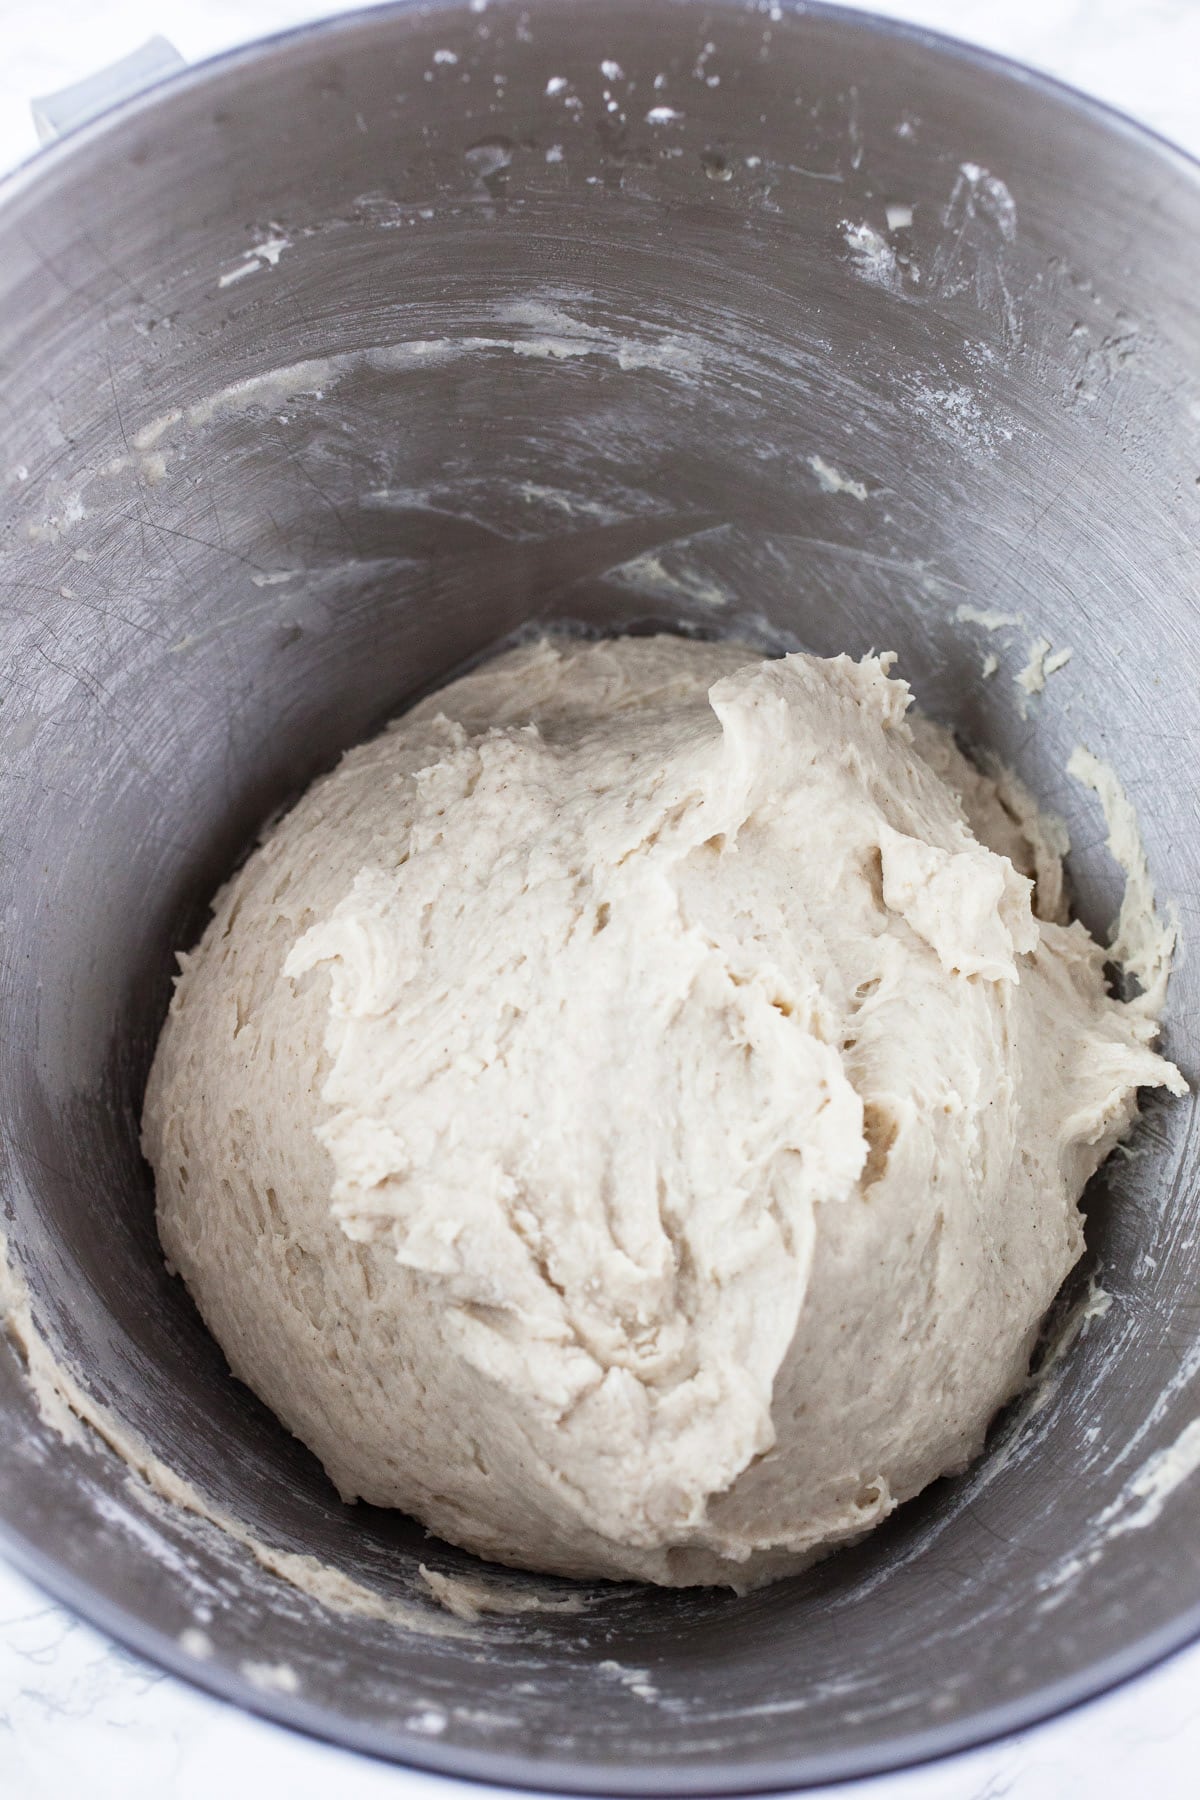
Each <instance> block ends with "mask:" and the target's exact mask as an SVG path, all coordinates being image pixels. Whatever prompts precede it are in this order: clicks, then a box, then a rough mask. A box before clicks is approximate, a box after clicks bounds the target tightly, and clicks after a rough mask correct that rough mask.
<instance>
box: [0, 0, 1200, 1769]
mask: <svg viewBox="0 0 1200 1800" xmlns="http://www.w3.org/2000/svg"><path fill="white" fill-rule="evenodd" d="M598 3H599V0H598ZM339 10H348V9H345V8H342V7H340V6H339V4H338V0H325V3H324V4H322V3H321V0H37V3H35V0H0V169H3V168H5V167H7V166H10V165H11V164H12V163H14V162H16V161H18V160H19V159H20V158H21V157H23V156H25V155H27V154H28V153H29V152H30V151H31V150H33V149H34V147H35V144H36V138H35V134H34V130H33V125H32V122H31V119H30V114H29V106H28V101H29V98H30V97H31V96H32V95H37V94H45V93H48V92H52V91H54V90H55V89H57V88H61V87H64V86H67V85H69V84H70V83H72V82H75V81H78V80H80V79H81V78H82V77H83V76H85V75H87V74H89V73H91V72H92V71H93V70H95V69H97V68H100V67H102V66H103V65H104V64H106V63H109V62H112V61H114V60H115V59H116V58H118V57H121V56H124V55H126V54H128V52H129V51H131V50H134V49H136V48H137V47H138V46H139V45H140V44H141V43H143V42H144V41H145V40H146V38H148V37H150V36H152V35H153V34H155V33H162V34H163V35H165V36H166V37H167V38H169V39H170V40H171V42H173V43H174V44H175V45H176V47H177V48H178V49H179V50H180V51H181V52H182V54H183V55H184V56H185V57H186V58H188V60H190V61H194V60H196V59H198V58H200V57H203V56H207V55H211V54H212V53H214V52H215V51H218V50H222V49H225V48H227V47H228V46H230V45H232V44H235V43H238V42H241V41H244V40H246V39H248V38H251V37H255V36H259V35H262V34H263V33H266V32H270V31H273V30H278V29H281V28H282V27H285V26H288V25H293V24H297V23H299V22H301V21H303V20H304V19H308V18H316V17H319V16H321V15H322V14H326V13H330V12H336V11H339ZM874 10H875V11H877V12H881V13H888V14H893V15H896V16H900V17H907V18H909V19H912V20H914V21H916V22H918V23H920V24H924V25H929V26H932V27H934V28H936V29H939V30H944V31H949V32H953V33H955V34H956V35H957V36H959V37H964V38H970V39H973V40H974V41H976V42H977V43H980V44H984V45H986V46H987V47H988V48H990V49H994V50H999V51H1001V52H1003V53H1005V54H1006V55H1009V56H1013V57H1017V58H1019V59H1020V60H1021V61H1024V62H1028V63H1031V64H1033V65H1034V66H1035V67H1037V68H1041V69H1044V70H1047V71H1048V72H1049V73H1051V74H1053V75H1056V76H1058V77H1060V78H1061V79H1063V80H1065V81H1069V82H1071V83H1073V84H1074V85H1075V86H1077V87H1080V88H1084V89H1087V90H1088V91H1089V92H1091V93H1093V94H1096V95H1097V96H1099V97H1100V98H1101V99H1104V100H1107V101H1109V102H1110V103H1112V104H1113V105H1116V106H1119V107H1121V108H1123V109H1124V110H1125V111H1126V112H1129V113H1131V114H1133V115H1134V116H1135V117H1136V118H1139V119H1141V120H1144V121H1145V122H1146V123H1147V124H1149V125H1152V126H1153V127H1154V128H1155V129H1157V130H1158V131H1160V132H1162V133H1163V134H1164V135H1166V136H1167V137H1171V138H1173V139H1174V140H1175V141H1176V142H1177V143H1179V144H1182V145H1183V146H1184V147H1185V148H1187V149H1189V150H1190V151H1191V152H1192V153H1193V154H1194V155H1200V85H1198V84H1200V76H1198V74H1197V71H1198V70H1200V0H875V6H874ZM0 1727H2V1728H3V1730H4V1737H3V1740H2V1743H3V1748H2V1750H0V1793H3V1794H4V1795H5V1796H9V1795H11V1796H12V1800H68V1797H71V1800H74V1796H76V1795H85V1796H87V1800H118V1797H119V1800H210V1797H211V1796H213V1795H217V1794H222V1795H224V1794H228V1795H231V1796H233V1800H238V1797H239V1796H241V1795H248V1794H251V1793H255V1792H257V1791H258V1790H259V1789H260V1787H261V1788H262V1790H263V1791H264V1792H266V1793H270V1794H276V1793H282V1794H286V1795H288V1797H289V1800H317V1797H318V1796H321V1797H322V1800H325V1797H326V1796H328V1795H330V1794H334V1795H336V1796H337V1800H418V1797H419V1796H422V1797H427V1800H459V1797H461V1800H467V1797H468V1796H474V1797H475V1800H478V1797H479V1796H480V1795H481V1794H483V1793H486V1792H487V1791H488V1790H486V1789H481V1788H479V1787H476V1786H473V1785H468V1784H466V1783H460V1782H453V1781H446V1780H442V1779H440V1778H437V1777H433V1776H427V1775H421V1774H418V1773H416V1772H414V1771H412V1770H408V1769H399V1768H392V1767H390V1766H387V1765H385V1764H380V1763H374V1762H371V1761H369V1760H367V1759H365V1758H362V1757H357V1756H352V1755H349V1754H347V1753H346V1752H344V1751H339V1750H335V1749H332V1748H330V1747H329V1746H326V1745H323V1744H319V1743H315V1742H313V1741H311V1740H309V1739H306V1738H302V1737H300V1736H298V1735H296V1734H294V1733H291V1732H286V1731H283V1730H281V1729H279V1728H278V1727H275V1726H272V1725H269V1724H266V1723H264V1722H263V1721H262V1720H259V1719H255V1718H252V1717H250V1715H248V1714H246V1713H242V1712H239V1711H238V1710H237V1709H236V1708H234V1707H230V1706H227V1705H224V1704H222V1703H221V1702H219V1701H216V1700H213V1699H210V1698H209V1697H208V1696H207V1695H204V1694H202V1693H200V1692H198V1691H197V1690H195V1689H193V1688H190V1687H187V1686H186V1685H184V1684H183V1683H182V1682H179V1681H176V1680H174V1679H173V1678H172V1677H170V1676H168V1675H164V1674H162V1673H161V1672H159V1671H158V1670H157V1669H154V1668H152V1667H151V1666H150V1665H148V1664H147V1663H144V1662H142V1661H141V1660H140V1659H139V1658H138V1657H135V1656H132V1655H130V1654H128V1653H127V1652H126V1651H124V1650H122V1649H119V1648H118V1647H117V1646H116V1645H114V1644H112V1643H111V1642H109V1641H108V1640H107V1639H105V1638H104V1637H103V1636H102V1635H101V1634H100V1633H99V1632H96V1631H93V1630H92V1629H91V1628H90V1627H89V1626H87V1625H84V1624H82V1623H80V1622H79V1621H78V1620H77V1619H75V1618H73V1617H72V1615H71V1614H69V1613H67V1612H65V1611H64V1610H63V1609H62V1608H61V1607H59V1606H56V1605H54V1604H53V1603H52V1602H50V1601H48V1600H47V1599H46V1598H45V1597H44V1595H42V1594H41V1593H40V1592H39V1591H38V1590H37V1589H35V1588H33V1587H32V1586H30V1585H29V1584H28V1583H27V1582H26V1581H25V1580H23V1579H22V1578H21V1577H20V1576H19V1575H17V1574H16V1572H15V1571H13V1570H11V1569H9V1568H7V1567H6V1566H5V1565H4V1564H3V1563H0ZM1198 1769H1200V1645H1198V1646H1196V1647H1194V1648H1192V1649H1191V1650H1188V1651H1185V1652H1183V1653H1181V1654H1180V1655H1178V1656H1176V1657H1174V1658H1172V1659H1171V1660H1170V1661H1169V1662H1167V1663H1165V1664H1163V1665H1161V1666H1160V1667H1159V1668H1157V1669H1155V1670H1153V1671H1151V1672H1150V1673H1149V1674H1148V1675H1145V1676H1143V1677H1142V1678H1141V1679H1139V1680H1137V1681H1133V1682H1129V1683H1127V1684H1126V1685H1125V1686H1124V1687H1123V1688H1121V1689H1119V1690H1118V1691H1116V1692H1115V1693H1113V1694H1110V1695H1108V1696H1106V1697H1105V1698H1103V1699H1101V1700H1098V1701H1096V1702H1094V1703H1093V1704H1091V1705H1089V1706H1086V1707H1082V1708H1079V1709H1078V1710H1077V1711H1075V1712H1073V1713H1070V1714H1068V1715H1067V1716H1065V1717H1063V1718H1060V1719H1056V1720H1053V1721H1051V1722H1050V1723H1049V1724H1046V1725H1043V1726H1040V1727H1038V1728H1037V1729H1036V1730H1034V1731H1030V1732H1026V1733H1023V1734H1022V1735H1020V1736H1018V1737H1011V1738H1006V1739H1004V1740H1002V1741H1001V1742H999V1743H996V1744H993V1745H990V1746H987V1747H986V1748H984V1749H981V1750H977V1751H973V1752H971V1753H970V1754H969V1755H965V1756H959V1757H954V1758H952V1759H950V1760H948V1761H945V1762H941V1763H937V1764H934V1765H926V1766H925V1767H923V1768H920V1769H916V1770H911V1771H909V1772H907V1773H904V1774H899V1775H893V1776H888V1777H886V1778H883V1779H880V1780H877V1781H869V1782H861V1783H854V1784H852V1785H850V1786H842V1787H838V1788H836V1789H829V1790H823V1792H825V1793H826V1794H827V1795H828V1796H829V1797H830V1800H833V1797H834V1796H836V1800H1001V1797H1002V1796H1006V1797H1010V1800H1076V1797H1078V1800H1083V1797H1084V1796H1087V1800H1118V1797H1120V1800H1125V1797H1126V1796H1128V1795H1129V1794H1131V1793H1136V1792H1138V1791H1146V1792H1152V1793H1153V1794H1154V1795H1155V1796H1156V1800H1183V1797H1184V1796H1185V1795H1186V1796H1189V1797H1190V1796H1191V1795H1193V1794H1194V1793H1196V1792H1197V1790H1198V1777H1197V1770H1198Z"/></svg>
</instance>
